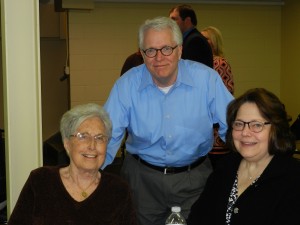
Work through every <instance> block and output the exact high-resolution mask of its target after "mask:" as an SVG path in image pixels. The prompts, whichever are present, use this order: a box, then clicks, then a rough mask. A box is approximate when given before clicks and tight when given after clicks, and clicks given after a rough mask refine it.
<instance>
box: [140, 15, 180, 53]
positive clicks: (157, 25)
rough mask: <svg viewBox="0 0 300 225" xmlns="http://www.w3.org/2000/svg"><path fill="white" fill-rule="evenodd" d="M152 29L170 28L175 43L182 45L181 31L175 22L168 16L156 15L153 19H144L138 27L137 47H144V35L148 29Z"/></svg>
mask: <svg viewBox="0 0 300 225" xmlns="http://www.w3.org/2000/svg"><path fill="white" fill-rule="evenodd" d="M150 29H153V30H156V31H162V30H166V29H170V30H171V32H172V34H173V39H174V41H175V42H176V44H177V45H182V33H181V31H180V28H179V27H178V25H177V23H176V22H175V21H174V20H172V19H170V18H169V17H156V18H154V19H150V20H146V21H145V23H144V24H143V25H141V26H140V29H139V47H140V49H144V35H145V32H147V31H148V30H150Z"/></svg>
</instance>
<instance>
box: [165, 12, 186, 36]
mask: <svg viewBox="0 0 300 225" xmlns="http://www.w3.org/2000/svg"><path fill="white" fill-rule="evenodd" d="M169 18H170V19H172V20H174V21H175V22H176V23H177V25H178V26H179V28H180V30H181V32H182V33H184V32H185V31H186V30H187V28H186V25H185V21H184V20H182V19H181V17H180V15H179V12H178V11H177V10H173V11H172V12H171V13H170V15H169Z"/></svg>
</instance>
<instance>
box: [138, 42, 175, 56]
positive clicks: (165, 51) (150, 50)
mask: <svg viewBox="0 0 300 225" xmlns="http://www.w3.org/2000/svg"><path fill="white" fill-rule="evenodd" d="M177 47H178V45H176V46H175V47H171V46H165V47H163V48H159V49H158V48H148V49H146V50H142V51H143V52H144V53H145V55H146V56H147V57H149V58H154V57H155V56H156V55H157V52H158V51H160V53H161V54H163V55H164V56H169V55H171V54H172V53H173V50H174V49H175V48H177Z"/></svg>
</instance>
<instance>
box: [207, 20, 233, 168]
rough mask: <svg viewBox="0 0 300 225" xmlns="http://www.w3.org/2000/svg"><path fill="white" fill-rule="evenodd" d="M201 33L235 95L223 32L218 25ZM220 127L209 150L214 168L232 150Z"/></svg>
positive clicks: (215, 128) (226, 82) (225, 81)
mask: <svg viewBox="0 0 300 225" xmlns="http://www.w3.org/2000/svg"><path fill="white" fill-rule="evenodd" d="M201 33H202V34H203V36H204V37H206V39H207V41H208V43H209V44H210V46H211V48H212V51H213V58H214V69H215V70H216V71H217V72H218V73H219V75H220V76H221V78H222V80H223V82H224V84H225V86H226V87H227V89H228V91H229V92H230V93H231V94H232V95H233V94H234V82H233V75H232V72H231V66H230V64H229V63H228V62H227V60H226V59H225V56H224V49H223V37H222V34H221V32H220V31H219V29H217V28H216V27H212V26H210V27H206V28H204V29H203V30H202V31H201ZM218 128H219V124H214V137H215V141H214V146H213V148H212V150H211V151H210V152H209V158H210V160H211V162H212V165H213V168H214V169H215V168H216V167H217V164H218V161H219V159H220V158H222V157H224V156H225V155H226V154H228V153H229V152H230V151H229V149H228V148H227V147H226V146H225V143H224V142H223V141H222V139H221V138H220V137H219V135H218Z"/></svg>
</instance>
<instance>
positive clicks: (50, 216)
mask: <svg viewBox="0 0 300 225" xmlns="http://www.w3.org/2000/svg"><path fill="white" fill-rule="evenodd" d="M60 131H61V135H62V139H63V143H64V147H65V149H66V151H67V153H68V155H69V157H70V164H69V165H66V166H53V167H50V166H45V167H41V168H38V169H35V170H33V171H32V172H31V173H30V175H29V178H28V180H27V181H26V183H25V186H24V187H23V189H22V192H21V194H20V196H19V199H18V201H17V204H16V206H15V208H14V210H13V212H12V215H11V217H10V219H9V222H8V224H9V225H20V224H22V225H32V224H44V225H47V224H49V225H54V224H55V225H66V224H72V225H82V224H89V225H93V224H94V225H99V224H101V225H105V224H107V225H116V224H123V225H128V224H132V225H136V224H137V223H136V215H135V211H134V207H133V204H132V200H131V192H130V190H129V187H128V185H127V183H126V182H125V181H123V180H122V179H121V178H120V177H118V176H116V175H112V174H108V173H105V172H99V168H100V167H101V166H102V164H103V163H104V160H105V155H106V147H107V143H108V141H109V140H110V138H111V131H112V124H111V121H110V119H109V116H108V114H107V113H106V111H105V110H104V109H103V108H102V107H100V106H98V105H96V104H92V103H91V104H85V105H79V106H76V107H74V108H72V109H71V110H69V111H67V112H66V113H65V114H64V115H63V117H62V119H61V123H60Z"/></svg>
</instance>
